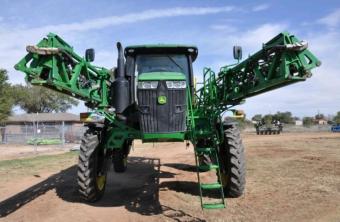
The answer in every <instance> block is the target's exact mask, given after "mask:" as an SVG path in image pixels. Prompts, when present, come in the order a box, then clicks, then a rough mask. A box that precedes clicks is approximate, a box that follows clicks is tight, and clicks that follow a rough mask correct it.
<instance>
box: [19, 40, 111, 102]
mask: <svg viewBox="0 0 340 222" xmlns="http://www.w3.org/2000/svg"><path fill="white" fill-rule="evenodd" d="M26 50H27V52H28V54H27V55H26V56H25V57H24V58H23V59H21V60H20V61H19V63H17V64H16V65H15V69H16V70H20V71H22V72H24V73H26V80H27V81H28V82H30V83H31V84H33V85H42V86H44V87H47V88H50V89H52V90H56V91H59V92H62V93H64V94H67V95H70V96H73V97H75V98H78V99H81V100H84V101H86V105H87V106H89V107H91V108H98V107H102V108H104V107H107V106H108V87H109V86H110V84H111V82H110V73H109V70H107V69H105V68H99V67H96V66H93V65H91V64H90V63H89V62H88V61H87V60H86V59H84V58H82V57H80V56H79V55H77V54H76V53H75V52H74V51H73V48H72V47H71V46H70V45H69V44H67V43H66V42H65V41H64V40H63V39H61V38H60V37H59V36H57V35H55V34H53V33H50V34H48V35H47V38H44V39H42V40H41V41H40V42H39V43H38V45H37V46H27V48H26Z"/></svg>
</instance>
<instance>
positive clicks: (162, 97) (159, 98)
mask: <svg viewBox="0 0 340 222" xmlns="http://www.w3.org/2000/svg"><path fill="white" fill-rule="evenodd" d="M158 103H159V104H161V105H163V104H165V103H166V96H158Z"/></svg>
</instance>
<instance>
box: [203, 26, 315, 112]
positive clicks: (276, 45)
mask: <svg viewBox="0 0 340 222" xmlns="http://www.w3.org/2000/svg"><path fill="white" fill-rule="evenodd" d="M307 47H308V44H307V42H304V41H299V40H298V39H297V38H296V37H295V36H294V35H291V34H289V33H287V32H283V33H280V34H279V35H277V36H276V37H274V38H273V39H272V40H270V41H269V42H267V43H266V44H264V45H263V47H262V49H261V50H260V51H258V52H257V53H255V54H254V55H252V56H250V57H249V58H248V59H246V60H244V61H243V62H241V63H239V64H237V65H235V66H225V67H222V68H221V69H220V71H219V73H218V75H217V76H215V73H214V72H213V71H212V70H211V69H209V68H205V69H204V82H203V87H202V88H200V89H199V90H198V91H197V95H198V106H200V107H203V108H204V107H205V108H206V109H215V110H216V111H217V112H223V111H225V110H226V109H227V107H228V106H233V105H238V104H240V102H241V101H242V100H243V99H245V98H247V97H251V96H254V95H257V94H260V93H263V92H267V91H270V90H273V89H276V88H280V87H283V86H286V85H289V84H292V83H296V82H299V81H304V80H306V78H308V77H311V75H312V74H311V69H313V68H315V67H317V66H320V64H321V62H320V61H319V60H318V59H317V58H316V57H315V56H314V55H313V54H312V53H311V52H310V51H309V50H307ZM214 107H215V108H214Z"/></svg>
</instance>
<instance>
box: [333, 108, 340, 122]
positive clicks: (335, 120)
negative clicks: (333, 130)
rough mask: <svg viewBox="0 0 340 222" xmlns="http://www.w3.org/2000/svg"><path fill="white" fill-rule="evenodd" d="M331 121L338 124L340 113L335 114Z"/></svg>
mask: <svg viewBox="0 0 340 222" xmlns="http://www.w3.org/2000/svg"><path fill="white" fill-rule="evenodd" d="M333 121H334V122H335V123H336V124H340V111H339V112H337V114H336V116H335V117H334V118H333Z"/></svg>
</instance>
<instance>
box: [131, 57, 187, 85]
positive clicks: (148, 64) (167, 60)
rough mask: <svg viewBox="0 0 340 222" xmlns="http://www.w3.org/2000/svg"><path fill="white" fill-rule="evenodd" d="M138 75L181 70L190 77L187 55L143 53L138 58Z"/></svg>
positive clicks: (180, 71)
mask: <svg viewBox="0 0 340 222" xmlns="http://www.w3.org/2000/svg"><path fill="white" fill-rule="evenodd" d="M135 70H136V75H139V74H141V73H147V72H179V73H183V74H184V75H185V76H186V77H187V78H186V79H188V77H189V64H188V58H187V56H186V55H176V54H141V55H137V58H136V69H135Z"/></svg>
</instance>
